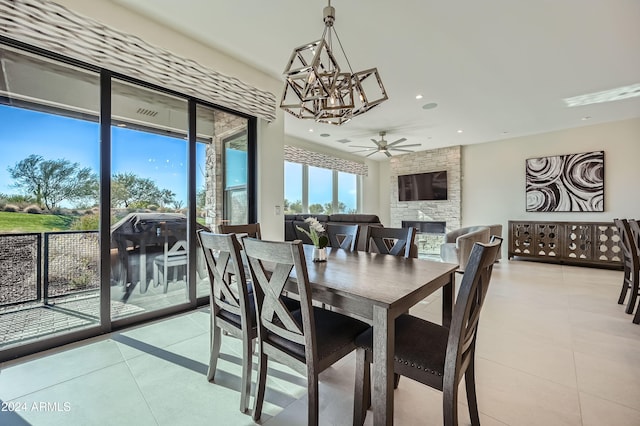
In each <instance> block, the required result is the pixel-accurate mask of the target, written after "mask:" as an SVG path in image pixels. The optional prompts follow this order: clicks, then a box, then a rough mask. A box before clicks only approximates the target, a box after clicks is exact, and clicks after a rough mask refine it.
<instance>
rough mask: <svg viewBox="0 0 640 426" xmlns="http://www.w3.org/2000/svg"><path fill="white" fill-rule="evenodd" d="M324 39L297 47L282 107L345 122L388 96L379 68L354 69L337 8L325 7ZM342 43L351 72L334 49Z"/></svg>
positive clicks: (308, 116) (310, 116) (321, 119)
mask: <svg viewBox="0 0 640 426" xmlns="http://www.w3.org/2000/svg"><path fill="white" fill-rule="evenodd" d="M323 12H324V25H325V27H324V32H323V33H322V37H321V38H320V40H316V41H314V42H311V43H307V44H305V45H302V46H300V47H297V48H296V49H294V50H293V53H292V54H291V57H290V58H289V62H288V63H287V66H286V68H285V70H284V77H285V86H284V92H283V94H282V100H281V101H280V108H282V109H283V110H285V111H287V112H289V113H291V114H293V115H294V116H296V117H297V118H302V119H312V120H315V121H317V122H320V123H330V124H335V125H338V126H339V125H341V124H344V123H346V122H347V121H349V120H351V119H352V118H353V117H356V116H358V115H360V114H364V113H365V112H367V111H369V110H370V109H371V108H373V107H375V106H377V105H380V104H381V103H382V102H384V101H385V100H387V99H388V97H387V93H386V91H385V90H384V86H383V85H382V80H381V79H380V74H378V69H377V68H370V69H367V70H364V71H358V72H353V70H352V69H351V64H350V63H349V58H347V55H346V53H345V52H344V49H343V47H342V43H341V42H340V38H339V37H338V33H337V32H336V30H335V27H334V26H333V23H334V21H335V16H336V10H335V8H333V7H332V6H331V0H329V5H328V6H327V7H325V8H324V11H323ZM334 36H335V39H336V40H337V42H338V46H339V47H340V51H341V52H342V57H343V58H344V60H345V61H346V64H347V67H348V72H347V70H344V69H342V68H340V65H338V61H337V60H336V55H335V54H334V51H333V44H332V42H333V40H332V39H333V37H334Z"/></svg>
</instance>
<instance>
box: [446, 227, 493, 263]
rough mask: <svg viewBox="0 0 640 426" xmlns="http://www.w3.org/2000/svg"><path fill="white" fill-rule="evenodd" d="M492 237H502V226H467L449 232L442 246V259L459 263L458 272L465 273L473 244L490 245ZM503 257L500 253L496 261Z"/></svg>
mask: <svg viewBox="0 0 640 426" xmlns="http://www.w3.org/2000/svg"><path fill="white" fill-rule="evenodd" d="M492 235H496V236H498V237H502V225H488V226H467V227H464V228H460V229H456V230H455V231H451V232H448V233H447V234H446V235H445V241H444V244H442V245H441V246H440V257H441V258H442V260H443V261H444V262H448V263H457V264H458V265H460V266H459V268H458V271H460V272H464V270H465V268H466V266H467V262H468V261H469V255H470V254H471V248H472V247H473V244H475V243H476V242H479V243H488V242H489V239H490V238H491V236H492ZM501 257H502V256H501V254H500V252H498V257H497V258H496V261H497V260H499V259H500V258H501Z"/></svg>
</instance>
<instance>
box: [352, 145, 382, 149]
mask: <svg viewBox="0 0 640 426" xmlns="http://www.w3.org/2000/svg"><path fill="white" fill-rule="evenodd" d="M349 148H367V149H378V148H376V147H373V146H364V145H349Z"/></svg>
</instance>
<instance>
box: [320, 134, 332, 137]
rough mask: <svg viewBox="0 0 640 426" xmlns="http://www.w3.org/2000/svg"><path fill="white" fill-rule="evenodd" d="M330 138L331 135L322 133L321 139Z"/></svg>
mask: <svg viewBox="0 0 640 426" xmlns="http://www.w3.org/2000/svg"><path fill="white" fill-rule="evenodd" d="M329 136H331V135H330V134H329V133H320V137H322V138H328V137H329Z"/></svg>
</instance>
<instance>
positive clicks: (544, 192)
mask: <svg viewBox="0 0 640 426" xmlns="http://www.w3.org/2000/svg"><path fill="white" fill-rule="evenodd" d="M526 168H527V170H526V179H527V188H526V192H527V211H528V212H603V211H604V151H594V152H585V153H581V154H567V155H555V156H551V157H541V158H529V159H527V165H526Z"/></svg>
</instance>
